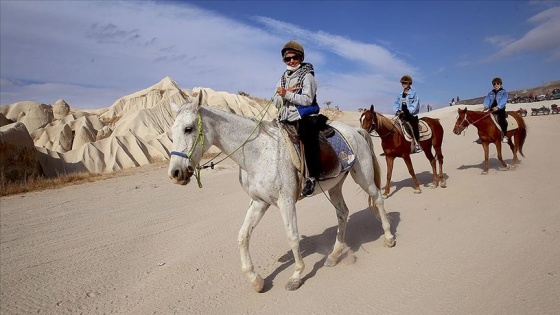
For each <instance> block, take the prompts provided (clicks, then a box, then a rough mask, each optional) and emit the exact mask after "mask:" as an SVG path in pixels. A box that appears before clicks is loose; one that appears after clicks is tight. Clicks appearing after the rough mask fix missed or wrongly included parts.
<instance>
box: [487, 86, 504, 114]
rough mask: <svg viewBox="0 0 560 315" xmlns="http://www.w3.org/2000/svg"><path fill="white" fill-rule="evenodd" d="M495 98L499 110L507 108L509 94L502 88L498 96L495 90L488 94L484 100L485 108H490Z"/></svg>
mask: <svg viewBox="0 0 560 315" xmlns="http://www.w3.org/2000/svg"><path fill="white" fill-rule="evenodd" d="M494 98H496V102H497V103H498V109H504V108H506V103H507V100H508V93H507V91H506V90H504V89H502V88H500V90H499V91H498V94H494V90H492V91H490V92H488V95H486V97H485V98H484V103H483V104H484V108H490V106H492V103H494Z"/></svg>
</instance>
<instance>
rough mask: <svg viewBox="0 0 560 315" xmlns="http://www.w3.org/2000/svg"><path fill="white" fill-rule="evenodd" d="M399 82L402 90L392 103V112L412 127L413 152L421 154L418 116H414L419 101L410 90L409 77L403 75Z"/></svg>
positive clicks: (410, 80)
mask: <svg viewBox="0 0 560 315" xmlns="http://www.w3.org/2000/svg"><path fill="white" fill-rule="evenodd" d="M400 82H401V85H402V88H403V90H402V92H400V93H399V94H398V95H397V98H396V99H395V102H394V103H393V111H394V112H395V116H397V117H399V118H400V119H401V120H404V121H407V122H408V123H409V124H410V127H412V133H413V136H414V152H415V153H418V152H422V147H420V131H419V130H418V116H416V115H417V114H418V111H419V110H420V100H419V99H418V95H417V94H416V91H415V90H413V89H412V77H411V76H409V75H403V76H402V77H401V80H400Z"/></svg>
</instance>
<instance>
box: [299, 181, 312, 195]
mask: <svg viewBox="0 0 560 315" xmlns="http://www.w3.org/2000/svg"><path fill="white" fill-rule="evenodd" d="M314 191H315V178H314V177H310V178H308V179H307V180H305V187H303V190H302V191H301V194H302V195H303V196H305V197H311V196H313V192H314Z"/></svg>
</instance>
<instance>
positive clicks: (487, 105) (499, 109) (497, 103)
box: [483, 78, 508, 143]
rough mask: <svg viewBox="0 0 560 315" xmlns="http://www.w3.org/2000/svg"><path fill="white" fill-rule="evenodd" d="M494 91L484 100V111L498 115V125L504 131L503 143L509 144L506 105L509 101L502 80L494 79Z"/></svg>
mask: <svg viewBox="0 0 560 315" xmlns="http://www.w3.org/2000/svg"><path fill="white" fill-rule="evenodd" d="M492 87H493V89H492V90H491V91H490V92H488V95H486V97H485V98H484V103H483V104H484V110H485V111H488V110H491V111H492V112H493V114H495V115H496V118H497V120H498V124H499V125H500V128H501V129H502V142H503V143H508V137H507V136H506V132H507V126H508V123H507V120H506V116H507V113H506V103H507V99H508V93H507V91H506V90H505V89H504V88H503V87H502V79H501V78H494V79H492Z"/></svg>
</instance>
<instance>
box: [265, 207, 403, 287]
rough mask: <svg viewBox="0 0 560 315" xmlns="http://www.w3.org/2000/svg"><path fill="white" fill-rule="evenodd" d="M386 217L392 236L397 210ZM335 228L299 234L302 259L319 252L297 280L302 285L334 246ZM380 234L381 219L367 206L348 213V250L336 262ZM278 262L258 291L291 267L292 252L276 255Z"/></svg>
mask: <svg viewBox="0 0 560 315" xmlns="http://www.w3.org/2000/svg"><path fill="white" fill-rule="evenodd" d="M387 216H388V217H389V220H391V233H392V234H393V235H395V237H396V235H397V226H398V225H399V222H400V213H399V212H391V213H388V214H387ZM337 229H338V225H335V226H332V227H330V228H328V229H326V230H324V231H323V233H321V234H318V235H313V236H305V235H302V236H301V241H300V243H299V248H300V251H301V255H302V257H303V258H305V257H307V256H309V255H311V254H315V253H317V254H321V255H323V258H322V259H321V260H319V261H317V262H315V264H314V265H313V269H312V270H311V271H310V272H309V273H307V274H306V275H305V276H304V277H303V278H302V279H301V280H302V285H303V284H304V283H305V281H306V280H308V279H310V278H312V277H314V276H315V274H317V271H319V269H321V268H322V267H323V264H324V262H325V260H326V258H327V256H328V255H329V254H330V252H331V250H332V248H333V246H334V242H335V239H336V231H337ZM380 237H383V228H382V226H381V221H379V220H378V219H377V218H376V217H375V216H374V214H373V213H372V212H371V211H370V210H369V209H368V208H366V209H363V210H361V211H358V212H356V213H353V214H351V215H350V216H349V217H348V224H347V226H346V245H348V247H349V252H347V253H346V254H344V255H343V256H342V257H341V258H340V260H339V262H340V261H342V260H344V259H345V255H352V254H353V253H354V252H357V251H358V250H359V249H360V247H361V246H362V245H363V244H366V243H370V242H373V241H375V240H377V239H379V238H380ZM382 244H383V243H382ZM381 246H383V245H381ZM278 261H279V262H281V263H282V264H281V265H280V266H278V267H277V268H276V270H274V272H272V273H271V274H270V275H268V276H267V277H266V278H265V279H264V280H265V284H264V288H263V291H262V292H266V291H268V290H270V289H271V288H272V287H273V286H274V279H275V278H276V276H277V275H278V274H279V273H280V272H282V271H283V270H285V269H286V268H288V267H290V266H293V264H294V257H293V255H292V251H291V250H289V251H287V252H286V254H284V255H282V257H280V258H278ZM286 280H287V279H286Z"/></svg>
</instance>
